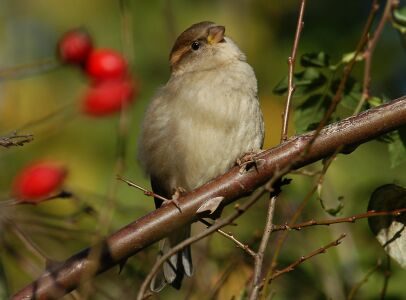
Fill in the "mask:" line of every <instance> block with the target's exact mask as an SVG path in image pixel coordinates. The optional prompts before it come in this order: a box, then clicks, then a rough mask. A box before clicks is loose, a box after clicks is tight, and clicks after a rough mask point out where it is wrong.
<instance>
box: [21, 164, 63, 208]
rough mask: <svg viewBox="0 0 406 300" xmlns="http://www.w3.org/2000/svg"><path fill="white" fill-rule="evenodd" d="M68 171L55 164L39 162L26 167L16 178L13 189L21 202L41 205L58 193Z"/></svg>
mask: <svg viewBox="0 0 406 300" xmlns="http://www.w3.org/2000/svg"><path fill="white" fill-rule="evenodd" d="M65 177H66V170H65V168H64V167H62V166H61V165H60V164H57V163H55V162H37V163H34V164H32V165H29V166H27V167H25V168H24V169H23V170H22V171H21V172H20V173H19V174H18V175H17V177H16V178H15V180H14V184H13V189H14V194H15V196H16V198H17V199H18V200H19V201H20V202H29V203H39V202H41V200H44V199H45V198H46V197H48V196H50V195H51V194H52V193H54V192H56V191H57V190H58V189H59V188H60V186H61V185H62V183H63V181H64V179H65Z"/></svg>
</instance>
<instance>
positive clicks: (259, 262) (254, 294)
mask: <svg viewBox="0 0 406 300" xmlns="http://www.w3.org/2000/svg"><path fill="white" fill-rule="evenodd" d="M276 198H277V196H272V197H271V199H270V200H269V205H268V212H267V216H266V224H265V229H264V233H263V235H262V239H261V243H260V245H259V248H258V252H257V253H256V255H255V267H254V276H253V279H252V290H251V294H250V298H249V299H250V300H255V299H257V298H258V294H259V288H260V283H261V275H262V269H263V262H264V255H265V250H266V247H267V246H268V242H269V237H270V236H271V233H272V232H273V216H274V212H275V203H276Z"/></svg>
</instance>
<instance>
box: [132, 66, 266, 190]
mask: <svg viewBox="0 0 406 300" xmlns="http://www.w3.org/2000/svg"><path fill="white" fill-rule="evenodd" d="M263 137H264V129H263V121H262V113H261V110H260V107H259V103H258V99H257V81H256V78H255V74H254V72H253V70H252V68H251V67H250V66H249V65H248V64H247V63H246V62H243V61H239V60H238V61H236V62H233V63H229V64H226V65H223V66H220V67H218V68H215V69H211V70H205V71H201V72H190V73H185V74H182V75H180V76H172V77H171V79H170V80H169V82H168V83H167V85H166V86H164V87H163V88H162V89H161V90H160V91H159V92H158V94H157V95H156V96H155V98H154V99H153V100H152V102H151V105H150V107H149V108H148V110H147V113H146V117H145V120H144V123H143V129H142V133H141V139H140V150H139V159H140V162H141V163H142V164H143V166H144V168H145V170H146V172H147V173H148V174H149V175H151V176H152V177H154V178H156V179H157V180H159V182H160V184H161V185H162V186H163V187H164V189H165V190H166V191H167V193H171V192H172V190H173V189H174V188H177V187H183V188H185V189H186V190H192V189H194V188H196V187H198V186H200V185H202V184H204V183H206V182H207V181H209V180H211V179H213V178H214V177H216V176H218V175H221V174H222V173H224V172H225V171H227V170H228V169H229V168H230V167H231V166H232V165H233V164H234V163H235V161H236V159H237V158H240V157H241V156H243V155H244V154H245V153H247V152H249V151H251V150H258V149H260V148H261V147H262V143H263Z"/></svg>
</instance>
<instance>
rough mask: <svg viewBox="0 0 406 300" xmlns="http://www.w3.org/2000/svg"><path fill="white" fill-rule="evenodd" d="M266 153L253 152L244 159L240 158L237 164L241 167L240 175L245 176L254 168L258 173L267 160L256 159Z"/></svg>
mask: <svg viewBox="0 0 406 300" xmlns="http://www.w3.org/2000/svg"><path fill="white" fill-rule="evenodd" d="M264 151H265V150H256V151H255V150H251V151H250V152H248V153H246V154H244V156H243V157H241V158H238V159H237V162H236V163H237V165H238V166H239V167H240V170H239V173H240V174H244V173H245V172H246V171H248V170H250V169H251V168H252V167H254V168H255V170H257V172H258V167H260V166H261V165H262V164H263V163H264V162H265V160H264V159H262V158H256V156H257V155H258V154H260V153H262V152H264Z"/></svg>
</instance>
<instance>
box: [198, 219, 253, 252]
mask: <svg viewBox="0 0 406 300" xmlns="http://www.w3.org/2000/svg"><path fill="white" fill-rule="evenodd" d="M199 221H200V222H202V223H203V224H204V225H206V226H208V227H211V226H213V224H211V223H210V222H207V221H206V220H204V219H199ZM217 232H218V233H220V234H221V235H222V236H224V237H226V238H228V239H229V240H231V241H232V242H233V243H235V244H236V246H237V247H238V248H240V249H242V250H244V251H245V252H246V253H247V254H248V255H249V256H251V257H255V255H256V253H255V252H254V251H253V250H252V249H251V248H250V247H249V246H248V245H246V244H244V243H242V242H240V241H239V240H237V238H236V237H235V236H234V235H233V234H231V233H227V232H225V231H223V230H221V229H218V230H217Z"/></svg>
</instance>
